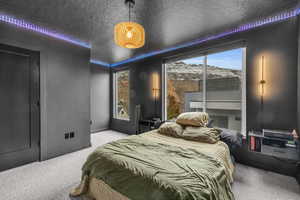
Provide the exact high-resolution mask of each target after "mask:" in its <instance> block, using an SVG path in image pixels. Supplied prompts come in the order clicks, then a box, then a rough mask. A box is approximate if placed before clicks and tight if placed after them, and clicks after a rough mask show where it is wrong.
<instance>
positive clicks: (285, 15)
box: [0, 8, 300, 67]
mask: <svg viewBox="0 0 300 200" xmlns="http://www.w3.org/2000/svg"><path fill="white" fill-rule="evenodd" d="M298 15H300V8H295V9H293V10H291V11H288V12H283V13H280V14H277V15H274V16H271V17H267V18H264V19H262V20H258V21H255V22H252V23H248V24H244V25H241V26H238V27H237V28H234V29H232V30H229V31H225V32H222V33H219V34H217V35H212V36H209V37H206V38H201V39H197V40H194V41H191V42H188V43H184V44H181V45H178V46H174V47H169V48H166V49H161V50H156V51H152V52H149V53H145V54H141V55H138V56H135V57H132V58H129V59H126V60H123V61H120V62H116V63H113V64H109V63H106V62H103V61H100V60H94V59H91V60H90V62H91V63H93V64H97V65H102V66H104V67H118V66H120V65H124V64H128V63H131V62H135V61H138V60H142V59H145V58H148V57H152V56H156V55H159V54H163V53H167V52H171V51H175V50H178V49H182V48H186V47H191V46H194V45H199V44H202V43H204V42H207V41H211V40H216V39H220V38H222V37H225V36H229V35H233V34H235V33H240V32H244V31H248V30H251V29H254V28H257V27H261V26H264V25H267V24H271V23H275V22H280V21H284V20H287V19H289V18H292V17H296V16H298ZM0 21H2V22H6V23H9V24H13V25H16V26H17V27H20V28H24V29H27V30H31V31H34V32H38V33H41V34H43V35H47V36H50V37H53V38H56V39H60V40H63V41H66V42H69V43H72V44H75V45H78V46H81V47H85V48H89V49H91V45H90V44H89V43H87V42H84V41H81V40H78V39H75V38H71V37H69V36H66V35H63V34H60V33H57V32H54V31H51V30H49V29H46V28H43V27H40V26H38V25H35V24H31V23H28V22H26V21H24V20H20V19H16V18H14V17H11V16H8V15H0Z"/></svg>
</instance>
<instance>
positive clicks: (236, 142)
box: [220, 128, 243, 153]
mask: <svg viewBox="0 0 300 200" xmlns="http://www.w3.org/2000/svg"><path fill="white" fill-rule="evenodd" d="M220 130H221V135H220V139H221V141H222V142H224V143H226V144H227V145H228V147H229V150H230V153H234V152H235V151H236V149H237V148H238V147H241V146H242V143H243V142H242V134H240V133H239V132H238V131H235V130H230V129H226V128H220Z"/></svg>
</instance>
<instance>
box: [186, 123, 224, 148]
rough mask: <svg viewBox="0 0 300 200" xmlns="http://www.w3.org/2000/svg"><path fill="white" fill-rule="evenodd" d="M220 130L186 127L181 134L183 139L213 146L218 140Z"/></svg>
mask: <svg viewBox="0 0 300 200" xmlns="http://www.w3.org/2000/svg"><path fill="white" fill-rule="evenodd" d="M220 134H221V130H219V129H216V128H207V127H195V126H187V127H186V128H185V129H184V131H183V134H182V138H183V139H187V140H193V141H199V142H206V143H210V144H214V143H216V142H218V141H219V140H220Z"/></svg>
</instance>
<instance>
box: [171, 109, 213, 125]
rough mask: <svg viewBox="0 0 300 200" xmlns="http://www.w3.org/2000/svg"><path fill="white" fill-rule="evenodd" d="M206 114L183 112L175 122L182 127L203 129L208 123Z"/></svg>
mask: <svg viewBox="0 0 300 200" xmlns="http://www.w3.org/2000/svg"><path fill="white" fill-rule="evenodd" d="M208 118H209V117H208V114H207V113H205V112H185V113H181V114H180V115H179V116H178V117H177V120H176V122H177V123H178V124H181V125H183V126H200V127H205V126H206V125H207V123H208Z"/></svg>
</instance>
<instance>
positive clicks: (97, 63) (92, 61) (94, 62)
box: [90, 59, 110, 67]
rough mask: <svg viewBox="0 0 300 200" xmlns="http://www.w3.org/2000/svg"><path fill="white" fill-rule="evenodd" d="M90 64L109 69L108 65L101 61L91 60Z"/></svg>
mask: <svg viewBox="0 0 300 200" xmlns="http://www.w3.org/2000/svg"><path fill="white" fill-rule="evenodd" d="M90 63H93V64H96V65H102V66H104V67H110V64H109V63H106V62H103V61H100V60H94V59H91V60H90Z"/></svg>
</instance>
